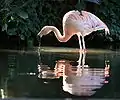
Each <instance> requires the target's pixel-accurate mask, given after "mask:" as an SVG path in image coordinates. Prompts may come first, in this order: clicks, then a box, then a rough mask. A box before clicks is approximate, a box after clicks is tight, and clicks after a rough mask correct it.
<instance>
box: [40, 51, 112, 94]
mask: <svg viewBox="0 0 120 100" xmlns="http://www.w3.org/2000/svg"><path fill="white" fill-rule="evenodd" d="M79 54H80V55H79V60H78V61H77V62H75V61H69V60H64V59H63V60H58V61H56V64H55V68H54V70H50V67H48V66H47V65H42V64H41V65H38V71H39V75H38V77H39V78H50V79H53V78H60V77H63V90H64V91H65V92H68V93H70V94H72V95H78V96H91V95H93V94H95V92H96V91H97V89H100V88H101V87H102V86H103V85H104V84H107V83H108V82H109V80H108V78H109V71H110V65H109V61H105V67H104V68H91V67H90V66H89V65H87V64H86V63H85V58H86V53H85V52H80V53H79ZM76 63H77V65H76Z"/></svg>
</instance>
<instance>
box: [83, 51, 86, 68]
mask: <svg viewBox="0 0 120 100" xmlns="http://www.w3.org/2000/svg"><path fill="white" fill-rule="evenodd" d="M85 57H86V53H85V52H83V59H82V66H83V67H84V65H85Z"/></svg>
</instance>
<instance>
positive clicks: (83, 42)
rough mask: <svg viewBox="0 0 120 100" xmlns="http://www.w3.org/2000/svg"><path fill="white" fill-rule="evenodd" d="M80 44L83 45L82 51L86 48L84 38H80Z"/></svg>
mask: <svg viewBox="0 0 120 100" xmlns="http://www.w3.org/2000/svg"><path fill="white" fill-rule="evenodd" d="M82 44H83V49H84V50H85V49H86V47H85V40H84V36H82Z"/></svg>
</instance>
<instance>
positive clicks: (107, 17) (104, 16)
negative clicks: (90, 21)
mask: <svg viewBox="0 0 120 100" xmlns="http://www.w3.org/2000/svg"><path fill="white" fill-rule="evenodd" d="M97 15H98V17H99V18H100V19H101V20H103V21H104V22H105V23H106V24H107V26H108V27H109V29H110V33H111V37H112V39H113V40H112V39H111V40H112V41H115V40H116V39H117V40H120V23H119V19H120V4H119V1H118V0H104V1H103V2H102V4H101V5H100V9H99V12H98V14H97ZM114 36H115V37H116V38H113V37H114Z"/></svg>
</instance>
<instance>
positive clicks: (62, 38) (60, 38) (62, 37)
mask: <svg viewBox="0 0 120 100" xmlns="http://www.w3.org/2000/svg"><path fill="white" fill-rule="evenodd" d="M52 31H53V32H54V33H55V36H56V38H57V39H58V41H60V42H67V41H68V40H69V38H70V36H68V35H66V33H65V32H64V33H63V35H61V33H60V31H59V30H58V29H57V28H56V27H54V26H53V27H52ZM63 31H64V30H63Z"/></svg>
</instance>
